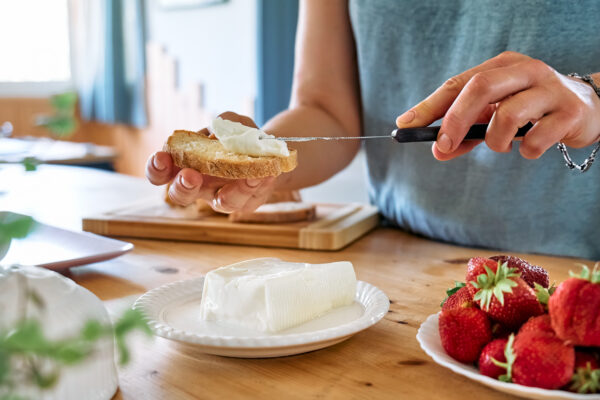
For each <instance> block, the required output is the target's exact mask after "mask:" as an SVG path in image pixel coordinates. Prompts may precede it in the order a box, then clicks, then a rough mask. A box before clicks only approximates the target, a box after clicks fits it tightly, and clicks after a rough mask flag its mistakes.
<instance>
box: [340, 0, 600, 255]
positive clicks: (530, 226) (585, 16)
mask: <svg viewBox="0 0 600 400" xmlns="http://www.w3.org/2000/svg"><path fill="white" fill-rule="evenodd" d="M598 15H600V1H595V0H581V1H543V0H503V1H498V0H444V1H438V0H350V17H351V21H352V26H353V31H354V36H355V40H356V48H357V57H358V66H359V78H360V88H361V96H362V119H363V131H364V134H365V135H367V136H371V135H384V134H387V133H389V132H391V131H392V130H393V129H394V128H395V123H394V121H395V119H396V117H397V116H398V115H400V114H401V113H403V112H404V111H406V110H407V109H408V108H410V107H411V106H413V105H415V104H417V103H418V102H419V101H421V100H422V99H423V98H425V97H426V96H427V95H429V94H430V93H431V92H433V91H434V90H435V89H436V88H437V87H438V86H439V85H441V84H442V83H443V82H444V81H445V80H446V79H448V78H449V77H451V76H453V75H456V74H458V73H460V72H463V71H464V70H466V69H469V68H471V67H473V66H475V65H478V64H480V63H482V62H483V61H485V60H487V59H489V58H491V57H494V56H496V55H498V54H499V53H501V52H502V51H505V50H512V51H517V52H520V53H523V54H526V55H529V56H531V57H534V58H538V59H541V60H542V61H544V62H546V63H547V64H549V65H550V66H552V67H554V68H555V69H557V70H558V71H559V72H562V73H565V74H566V73H569V72H579V73H582V74H583V73H590V72H598V71H600V33H599V32H600V31H599V28H598V27H599V23H598V17H597V16H598ZM365 149H366V154H367V164H368V173H369V190H370V193H369V194H370V197H371V200H372V202H373V203H374V204H375V205H377V206H378V207H379V209H380V210H381V212H382V214H383V215H384V217H386V218H387V219H388V220H389V221H390V222H392V223H394V224H396V225H397V226H399V227H401V228H403V229H406V230H408V231H411V232H413V233H417V234H420V235H424V236H426V237H430V238H434V239H438V240H443V241H448V242H453V243H458V244H462V245H468V246H481V247H486V248H494V249H499V250H504V251H522V252H533V253H545V254H559V255H570V256H576V257H584V258H590V259H600V160H599V161H597V164H596V165H593V166H592V167H591V169H590V170H589V171H588V172H586V173H584V174H581V173H578V172H575V171H571V170H569V169H567V168H566V167H565V165H564V161H563V159H562V156H561V155H560V153H559V152H558V151H557V150H556V149H554V148H552V149H550V150H549V151H548V152H546V153H545V154H544V155H543V156H542V157H541V158H540V159H538V160H526V159H524V158H522V157H521V156H520V154H519V152H518V146H517V145H515V146H513V151H512V152H511V153H509V154H504V153H495V152H492V151H491V150H489V149H488V148H487V147H486V145H485V144H482V145H479V146H478V147H477V148H476V149H475V150H474V151H472V152H470V153H468V154H467V155H464V156H462V157H459V158H457V159H455V160H452V161H447V162H439V161H436V160H435V159H434V158H433V156H432V154H431V144H430V143H419V144H398V143H394V144H393V145H390V144H389V143H387V142H386V143H383V142H381V141H368V142H367V143H366V144H365ZM590 151H591V147H588V148H585V149H570V153H571V156H572V157H573V159H574V160H575V162H578V163H580V162H582V161H583V159H585V158H586V157H587V156H588V155H589V153H590Z"/></svg>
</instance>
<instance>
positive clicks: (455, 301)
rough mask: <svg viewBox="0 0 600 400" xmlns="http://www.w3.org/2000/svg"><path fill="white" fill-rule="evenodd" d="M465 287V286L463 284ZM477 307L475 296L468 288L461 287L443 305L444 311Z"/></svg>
mask: <svg viewBox="0 0 600 400" xmlns="http://www.w3.org/2000/svg"><path fill="white" fill-rule="evenodd" d="M463 285H464V284H463ZM466 307H475V303H474V302H473V296H471V292H469V288H467V287H466V286H463V287H461V288H460V289H459V290H458V291H456V293H454V294H452V295H450V297H448V298H447V299H446V301H444V303H443V304H442V311H446V310H450V309H453V308H466Z"/></svg>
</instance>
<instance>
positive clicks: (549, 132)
mask: <svg viewBox="0 0 600 400" xmlns="http://www.w3.org/2000/svg"><path fill="white" fill-rule="evenodd" d="M575 126H576V123H575V121H574V120H573V119H571V118H569V117H568V115H565V114H564V113H561V112H555V113H552V114H550V115H547V116H545V117H544V118H542V119H541V120H539V121H538V122H537V123H536V124H535V125H534V126H533V128H531V129H530V130H529V132H527V134H526V135H525V137H524V138H523V141H522V142H521V146H520V147H519V152H520V153H521V155H522V156H523V157H525V158H528V159H536V158H539V157H540V156H541V155H542V154H544V152H546V150H548V149H549V148H550V147H552V146H553V145H555V144H556V143H558V142H559V141H560V140H561V139H562V138H563V137H565V136H568V135H570V134H571V132H572V130H573V129H574V127H575Z"/></svg>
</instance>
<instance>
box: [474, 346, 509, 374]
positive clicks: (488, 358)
mask: <svg viewBox="0 0 600 400" xmlns="http://www.w3.org/2000/svg"><path fill="white" fill-rule="evenodd" d="M506 343H508V339H495V340H492V341H491V342H489V343H488V344H487V345H486V346H485V347H484V348H483V350H481V354H480V355H479V372H481V373H482V374H483V375H485V376H489V377H490V378H494V379H498V377H499V376H500V375H502V374H504V373H505V372H506V369H505V368H503V367H499V366H498V365H496V364H495V363H494V360H496V361H499V362H500V363H506V356H505V355H504V349H505V348H506Z"/></svg>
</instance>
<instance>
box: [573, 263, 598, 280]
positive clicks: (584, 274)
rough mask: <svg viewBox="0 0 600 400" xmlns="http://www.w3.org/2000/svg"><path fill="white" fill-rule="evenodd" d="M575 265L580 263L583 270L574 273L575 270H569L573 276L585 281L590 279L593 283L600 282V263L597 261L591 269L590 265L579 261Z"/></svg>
mask: <svg viewBox="0 0 600 400" xmlns="http://www.w3.org/2000/svg"><path fill="white" fill-rule="evenodd" d="M575 265H579V266H580V267H581V272H580V273H579V274H576V273H574V272H573V271H569V275H570V276H571V277H572V278H579V279H583V280H585V281H590V282H591V283H600V268H598V267H599V266H600V263H596V264H595V265H594V269H592V270H591V271H590V269H589V267H588V266H587V265H585V264H580V263H577V264H575Z"/></svg>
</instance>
